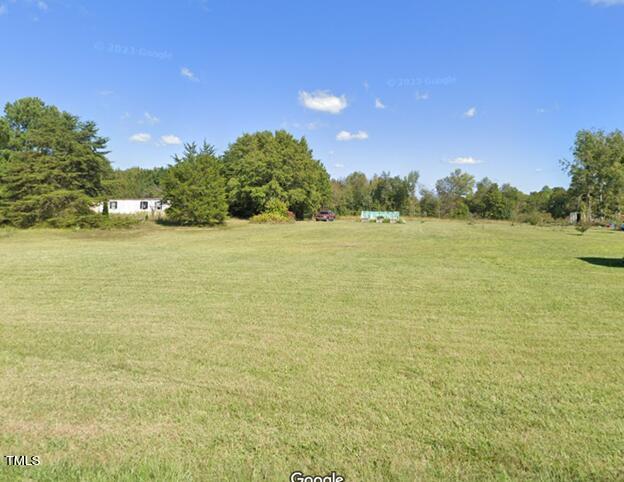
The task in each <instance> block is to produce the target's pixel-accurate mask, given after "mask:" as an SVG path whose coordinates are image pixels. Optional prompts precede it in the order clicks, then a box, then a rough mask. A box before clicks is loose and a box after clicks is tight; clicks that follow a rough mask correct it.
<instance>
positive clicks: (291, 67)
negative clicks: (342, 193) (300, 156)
mask: <svg viewBox="0 0 624 482" xmlns="http://www.w3.org/2000/svg"><path fill="white" fill-rule="evenodd" d="M623 26H624V0H622V1H620V0H603V1H600V0H594V1H592V0H523V1H519V0H517V1H512V0H506V1H500V0H487V1H486V0H461V1H460V0H455V1H450V0H428V1H417V0H409V1H408V0H386V1H384V2H381V1H376V2H372V1H371V2H365V1H351V0H343V1H339V0H334V1H326V0H319V1H315V2H295V1H292V0H267V1H258V0H256V1H237V0H229V1H224V0H206V1H200V0H179V1H141V0H138V1H126V2H122V1H107V2H96V1H92V2H86V1H82V2H81V1H76V0H45V1H36V0H0V62H1V65H2V69H1V70H0V72H1V74H0V102H1V103H2V104H4V103H5V102H8V101H13V100H15V99H17V98H19V97H24V96H38V97H41V98H42V99H44V100H45V101H46V102H48V103H53V104H56V105H58V106H59V107H61V108H62V109H64V110H68V111H70V112H72V113H75V114H77V115H79V116H80V117H82V118H83V119H91V120H94V121H96V122H97V124H98V125H99V127H100V130H101V133H102V134H103V135H105V136H106V137H109V138H110V143H109V147H110V150H111V153H110V155H109V158H110V159H111V161H113V163H114V165H115V166H116V167H129V166H135V165H138V166H143V167H152V166H157V165H166V164H168V163H169V162H170V161H171V156H172V155H173V154H174V153H176V152H180V150H181V148H182V146H181V145H179V144H177V143H178V142H188V141H193V140H196V141H201V140H203V139H206V140H207V141H208V142H210V143H212V144H214V145H215V146H216V147H217V149H218V150H219V151H223V150H224V149H226V148H227V145H228V143H230V142H233V141H234V140H235V139H236V137H238V135H240V134H241V133H243V132H250V131H256V130H264V129H269V130H276V129H280V128H286V129H287V130H289V131H291V132H292V133H293V134H295V135H297V136H303V135H305V136H306V138H307V139H308V141H309V143H310V146H311V148H312V149H313V150H314V154H315V156H316V157H317V158H318V159H320V160H321V161H323V163H324V164H325V166H326V167H327V169H328V170H329V172H330V173H331V174H332V176H334V177H343V176H345V175H347V174H348V173H349V172H352V171H354V170H361V171H364V172H366V173H367V174H372V173H374V172H381V171H382V170H386V171H391V172H392V173H394V174H405V173H407V172H408V171H410V170H418V171H419V172H420V173H421V181H422V183H423V184H425V185H429V186H431V185H432V184H433V183H434V182H435V180H436V179H438V178H440V177H443V176H444V175H446V174H448V173H449V172H450V171H451V170H452V169H454V168H455V167H461V168H463V169H466V170H468V171H469V172H471V173H473V174H474V175H476V176H477V177H479V178H480V177H483V176H486V175H487V176H489V177H490V178H492V179H494V180H496V181H499V182H507V181H509V182H512V183H513V184H514V185H517V186H518V187H520V188H522V189H524V190H526V191H529V190H535V189H539V188H541V187H542V186H543V185H545V184H549V185H567V177H566V176H565V175H564V174H563V173H562V172H561V170H560V168H559V164H558V161H559V159H561V158H564V157H570V148H571V145H572V143H573V140H574V135H575V132H576V131H577V130H579V129H582V128H602V129H608V130H610V129H615V128H618V127H619V128H622V127H624V125H623V124H624V122H622V121H623V113H624V91H623V88H624V63H623V61H622V52H624V34H623V33H622V32H624V30H623Z"/></svg>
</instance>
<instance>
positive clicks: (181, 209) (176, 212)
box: [0, 98, 624, 227]
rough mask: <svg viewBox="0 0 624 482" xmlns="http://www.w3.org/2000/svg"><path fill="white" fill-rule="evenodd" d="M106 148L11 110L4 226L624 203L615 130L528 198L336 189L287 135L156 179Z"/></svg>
mask: <svg viewBox="0 0 624 482" xmlns="http://www.w3.org/2000/svg"><path fill="white" fill-rule="evenodd" d="M106 146H107V139H106V138H104V137H102V136H100V135H99V133H98V129H97V126H96V125H95V123H94V122H90V121H86V122H85V121H82V120H80V119H79V118H78V117H77V116H74V115H72V114H69V113H67V112H63V111H61V110H59V109H58V108H57V107H55V106H51V105H47V104H45V103H44V102H43V101H41V100H40V99H38V98H24V99H20V100H17V101H16V102H13V103H8V104H7V105H6V106H5V109H4V115H3V116H2V117H0V224H5V225H6V224H8V225H13V226H18V227H29V226H34V225H40V224H45V225H50V226H58V227H66V226H76V225H77V226H98V225H100V224H102V223H104V222H106V220H104V219H103V217H102V216H99V215H96V214H95V213H94V211H93V210H92V207H93V206H94V205H95V204H97V203H99V202H104V201H106V200H107V199H111V198H144V197H158V198H162V199H163V201H165V202H167V203H169V204H170V205H171V207H170V208H169V210H168V212H167V217H168V219H169V221H171V222H175V223H179V224H185V225H214V224H220V223H222V222H224V220H225V219H226V218H227V216H236V217H243V218H249V217H252V216H256V215H258V214H260V213H267V212H273V211H275V212H273V214H276V212H278V211H279V214H280V215H283V216H286V214H285V213H286V212H288V211H290V213H291V215H292V216H293V217H296V218H299V219H303V218H306V217H309V216H311V215H313V214H314V212H316V211H317V210H319V209H321V208H330V209H333V210H334V211H336V212H337V213H338V214H341V215H357V214H359V212H360V211H362V210H388V211H399V212H401V214H403V215H412V216H430V217H448V218H468V217H479V218H485V219H503V220H504V219H512V220H518V221H528V222H532V223H537V222H542V221H547V220H549V219H561V218H565V217H566V216H568V215H569V213H570V212H573V211H578V212H580V213H582V216H583V218H584V219H585V220H586V221H593V220H598V219H606V218H613V217H619V216H620V215H621V212H622V205H623V203H624V136H623V135H622V133H621V132H620V131H615V132H612V133H605V132H603V131H580V132H579V133H578V134H577V137H576V141H575V145H574V149H573V159H572V160H570V161H562V162H561V165H562V167H563V169H564V170H565V171H566V172H567V173H568V174H569V175H570V178H571V183H570V187H569V189H565V188H563V187H554V188H550V187H548V186H546V187H544V188H543V189H542V190H540V191H537V192H532V193H529V194H525V193H523V192H522V191H520V190H519V189H517V188H515V187H514V186H512V185H511V184H502V185H499V184H498V183H496V182H493V181H492V180H490V179H488V178H484V179H481V180H479V181H477V180H476V179H475V178H474V176H472V175H471V174H469V173H467V172H464V171H462V170H460V169H457V170H455V171H453V172H451V173H450V174H449V175H448V176H446V177H444V178H443V179H440V180H438V181H437V182H436V183H435V187H434V188H433V189H427V188H425V187H423V186H421V185H420V184H419V182H418V181H419V174H418V172H416V171H412V172H410V173H409V174H408V175H406V176H393V175H391V174H390V173H388V172H382V173H381V174H378V175H373V176H372V177H370V178H369V177H367V175H366V174H364V173H362V172H354V173H351V174H349V175H348V176H347V177H346V178H344V179H331V178H330V176H329V174H328V173H327V170H326V169H325V167H324V166H323V164H322V163H321V162H320V161H319V160H316V159H314V156H313V153H312V151H311V150H310V148H309V146H308V144H307V141H306V139H305V138H301V139H297V138H295V137H293V136H292V135H291V134H290V133H288V132H286V131H283V130H280V131H276V132H268V131H264V132H256V133H251V134H243V135H242V136H240V137H239V138H238V139H237V140H236V141H235V142H234V143H232V144H230V145H229V146H228V148H227V150H226V151H225V152H224V153H223V154H222V155H218V154H217V153H216V151H215V149H214V147H213V146H211V145H209V144H206V143H203V144H201V145H198V144H195V143H190V144H186V145H185V146H184V151H183V152H182V153H181V154H180V155H176V156H174V158H173V163H172V164H171V165H170V166H168V167H158V168H154V169H142V168H138V167H133V168H130V169H113V168H112V166H111V164H110V162H109V161H108V159H107V157H106V156H107V154H108V152H107V151H106ZM272 218H273V217H272Z"/></svg>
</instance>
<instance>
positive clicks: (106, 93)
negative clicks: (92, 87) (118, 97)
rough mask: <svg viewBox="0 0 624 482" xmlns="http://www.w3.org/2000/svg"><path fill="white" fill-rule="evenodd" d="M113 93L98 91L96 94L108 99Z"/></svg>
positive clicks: (110, 91)
mask: <svg viewBox="0 0 624 482" xmlns="http://www.w3.org/2000/svg"><path fill="white" fill-rule="evenodd" d="M114 93H115V92H113V91H112V90H100V91H99V92H98V95H101V96H102V97H108V96H109V95H113V94H114Z"/></svg>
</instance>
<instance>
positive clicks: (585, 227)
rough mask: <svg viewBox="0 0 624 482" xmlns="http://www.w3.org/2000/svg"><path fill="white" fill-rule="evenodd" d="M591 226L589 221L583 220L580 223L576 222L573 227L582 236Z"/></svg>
mask: <svg viewBox="0 0 624 482" xmlns="http://www.w3.org/2000/svg"><path fill="white" fill-rule="evenodd" d="M591 227H592V225H591V223H588V222H587V221H584V222H582V223H578V224H577V225H576V227H575V228H574V229H576V230H577V231H578V232H579V233H581V236H583V235H584V234H585V232H586V231H588V230H589V228H591Z"/></svg>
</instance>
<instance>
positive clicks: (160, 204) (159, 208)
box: [156, 201, 162, 211]
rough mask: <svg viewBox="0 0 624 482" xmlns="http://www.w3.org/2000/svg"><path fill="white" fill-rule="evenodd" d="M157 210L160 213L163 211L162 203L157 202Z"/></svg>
mask: <svg viewBox="0 0 624 482" xmlns="http://www.w3.org/2000/svg"><path fill="white" fill-rule="evenodd" d="M156 209H158V210H159V211H160V210H161V209H162V201H156Z"/></svg>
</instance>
